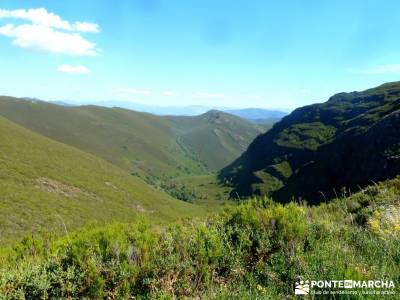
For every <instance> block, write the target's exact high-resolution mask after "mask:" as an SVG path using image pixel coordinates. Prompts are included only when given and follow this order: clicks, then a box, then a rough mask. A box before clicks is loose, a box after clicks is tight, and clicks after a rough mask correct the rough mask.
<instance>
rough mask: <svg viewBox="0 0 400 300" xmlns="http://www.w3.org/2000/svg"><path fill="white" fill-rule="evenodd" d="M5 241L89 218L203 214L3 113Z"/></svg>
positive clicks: (0, 150)
mask: <svg viewBox="0 0 400 300" xmlns="http://www.w3.org/2000/svg"><path fill="white" fill-rule="evenodd" d="M0 140H1V146H0V190H1V194H0V200H1V201H0V228H1V235H0V244H3V245H4V244H8V243H10V242H12V241H15V240H18V239H19V238H21V237H22V236H24V235H27V234H36V233H38V232H41V231H43V230H46V229H48V228H52V229H53V231H54V232H56V233H58V234H65V231H66V230H68V231H71V230H74V229H76V228H79V227H82V226H84V225H85V224H88V223H96V224H98V225H101V224H107V223H110V222H112V221H126V222H128V221H133V220H135V219H136V218H137V217H139V216H146V217H147V218H149V219H151V220H153V221H154V222H156V223H162V222H168V221H171V220H174V219H176V218H179V217H193V216H198V215H202V214H204V210H203V209H202V208H200V207H198V206H196V205H192V204H188V203H185V202H183V201H178V200H176V199H174V198H172V197H170V196H168V195H167V194H166V193H164V192H162V191H159V190H156V189H154V188H152V187H151V186H149V185H147V184H146V183H145V182H144V181H142V180H140V179H138V178H137V177H135V176H132V175H130V174H129V173H127V172H125V171H123V170H122V169H120V168H118V167H116V166H114V165H112V164H110V163H109V162H106V161H105V160H102V159H100V158H97V157H95V156H93V155H91V154H88V153H85V152H82V151H80V150H78V149H75V148H73V147H70V146H67V145H65V144H62V143H59V142H55V141H52V140H50V139H48V138H45V137H43V136H40V135H38V134H36V133H33V132H31V131H29V130H27V129H25V128H23V127H20V126H18V125H16V124H14V123H12V122H10V121H8V120H6V119H4V118H1V117H0Z"/></svg>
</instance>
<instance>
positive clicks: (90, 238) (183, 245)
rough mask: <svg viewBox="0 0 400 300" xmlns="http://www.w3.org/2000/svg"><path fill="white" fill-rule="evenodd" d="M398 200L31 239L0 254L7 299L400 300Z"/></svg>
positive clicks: (374, 198) (256, 206)
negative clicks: (349, 283)
mask: <svg viewBox="0 0 400 300" xmlns="http://www.w3.org/2000/svg"><path fill="white" fill-rule="evenodd" d="M399 197H400V180H399V179H396V180H393V181H389V182H385V183H382V184H379V185H374V186H371V187H369V188H367V189H365V190H363V191H361V192H360V193H357V194H354V195H351V196H349V197H345V198H338V199H335V200H334V201H332V202H330V203H323V204H321V205H319V206H311V207H310V206H306V205H304V204H303V205H298V204H295V203H290V204H286V205H282V204H278V203H274V202H273V201H271V200H270V199H266V198H261V199H253V200H252V201H247V202H245V203H242V204H241V205H238V206H235V207H227V208H226V209H225V210H224V211H223V212H222V213H220V214H216V215H213V216H210V217H208V218H207V219H206V221H204V220H198V219H197V220H191V221H188V222H185V223H178V224H174V225H172V226H170V227H168V228H166V230H164V231H155V230H154V228H152V227H151V226H149V225H148V224H143V222H141V223H133V224H114V225H111V226H108V227H105V228H94V229H93V228H92V229H86V230H82V231H79V232H75V233H73V234H70V235H69V236H67V237H64V238H62V239H59V240H54V239H51V238H49V237H47V236H44V237H43V238H40V237H35V238H27V239H25V240H24V241H23V242H22V243H20V244H19V245H18V247H15V248H14V249H13V250H11V251H10V252H9V253H8V254H6V255H3V256H1V255H0V295H3V297H4V298H5V299H41V298H42V299H64V298H67V299H131V298H134V299H220V300H222V299H227V300H228V299H229V300H230V299H271V300H273V299H296V298H297V297H296V296H295V295H294V284H295V282H297V281H299V280H303V281H306V280H355V281H368V280H374V281H375V280H388V281H393V282H394V285H395V287H394V288H382V289H377V290H374V289H350V290H349V291H350V292H349V293H351V294H347V295H342V294H335V295H328V296H329V298H327V299H377V295H376V294H372V292H374V291H378V292H386V293H387V294H386V295H378V298H379V299H381V298H382V299H398V293H399V292H400V288H399V286H398V280H399V274H400V263H399V255H400V206H399V201H398V199H399ZM1 258H3V259H4V260H2V259H1ZM313 290H315V292H321V289H317V288H313ZM333 291H338V292H341V291H344V292H346V291H348V290H347V289H344V290H343V289H336V290H333ZM369 291H371V294H369V295H368V294H366V292H369ZM355 293H358V294H355ZM318 296H319V295H316V297H315V298H316V299H320V297H318ZM331 296H333V297H334V298H333V297H331ZM312 297H314V295H312ZM308 298H309V297H308V296H305V298H304V299H308ZM310 299H311V295H310ZM322 299H325V297H323V298H322Z"/></svg>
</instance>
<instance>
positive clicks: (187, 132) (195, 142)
mask: <svg viewBox="0 0 400 300" xmlns="http://www.w3.org/2000/svg"><path fill="white" fill-rule="evenodd" d="M168 119H169V120H170V121H172V123H173V125H174V127H175V128H176V131H177V132H178V135H179V138H180V141H181V143H183V144H184V145H186V146H187V147H189V149H192V151H193V152H195V153H197V155H198V158H199V160H200V161H202V162H203V163H204V164H205V166H206V168H207V169H209V170H219V169H221V168H223V167H225V166H226V165H228V164H229V163H231V162H232V161H233V160H234V159H235V158H237V157H239V156H240V154H242V153H243V152H244V151H245V150H246V149H247V147H248V146H249V144H250V142H251V141H252V140H253V139H254V138H255V137H256V136H257V134H260V133H261V129H258V130H257V127H256V126H255V125H253V124H251V123H249V122H247V121H245V120H244V119H241V118H239V117H236V116H233V115H230V114H227V113H224V112H221V111H217V110H211V111H209V112H207V113H205V114H203V115H200V116H196V117H169V118H168Z"/></svg>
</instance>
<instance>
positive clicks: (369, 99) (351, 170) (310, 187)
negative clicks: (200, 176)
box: [220, 82, 400, 203]
mask: <svg viewBox="0 0 400 300" xmlns="http://www.w3.org/2000/svg"><path fill="white" fill-rule="evenodd" d="M398 174H400V82H394V83H387V84H384V85H382V86H379V87H377V88H373V89H369V90H366V91H363V92H352V93H339V94H337V95H334V96H333V97H331V98H330V99H329V100H328V101H327V102H325V103H321V104H314V105H309V106H305V107H301V108H298V109H296V110H295V111H293V112H292V113H291V114H290V115H288V116H286V117H284V118H283V119H282V120H281V121H280V122H278V123H276V124H275V125H274V126H273V128H272V129H271V130H269V131H268V132H266V133H265V134H263V135H260V136H258V137H257V138H256V139H255V140H254V141H253V142H252V143H251V145H250V146H249V148H248V150H247V151H246V152H245V153H244V154H243V155H242V156H241V157H240V158H238V159H237V160H236V161H235V162H234V163H232V164H231V165H230V166H228V167H227V168H225V169H223V170H222V171H221V173H220V180H221V182H230V185H231V186H232V187H233V188H234V191H233V193H234V195H236V194H239V195H241V196H249V195H254V194H268V195H272V196H273V197H274V199H276V200H280V201H290V199H292V197H294V198H303V199H307V200H308V201H309V202H311V203H317V202H320V201H324V200H326V199H329V198H332V197H336V196H337V195H341V194H343V193H345V194H346V193H349V192H352V191H358V190H359V189H360V188H362V187H363V186H365V185H368V184H371V183H372V182H377V181H382V180H385V179H388V178H392V177H394V176H396V175H398Z"/></svg>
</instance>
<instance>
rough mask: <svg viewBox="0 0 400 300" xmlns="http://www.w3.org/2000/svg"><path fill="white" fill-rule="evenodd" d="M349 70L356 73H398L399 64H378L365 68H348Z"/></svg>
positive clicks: (399, 70)
mask: <svg viewBox="0 0 400 300" xmlns="http://www.w3.org/2000/svg"><path fill="white" fill-rule="evenodd" d="M349 71H350V72H351V73H358V74H387V73H400V64H390V65H380V66H376V67H372V68H367V69H349Z"/></svg>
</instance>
